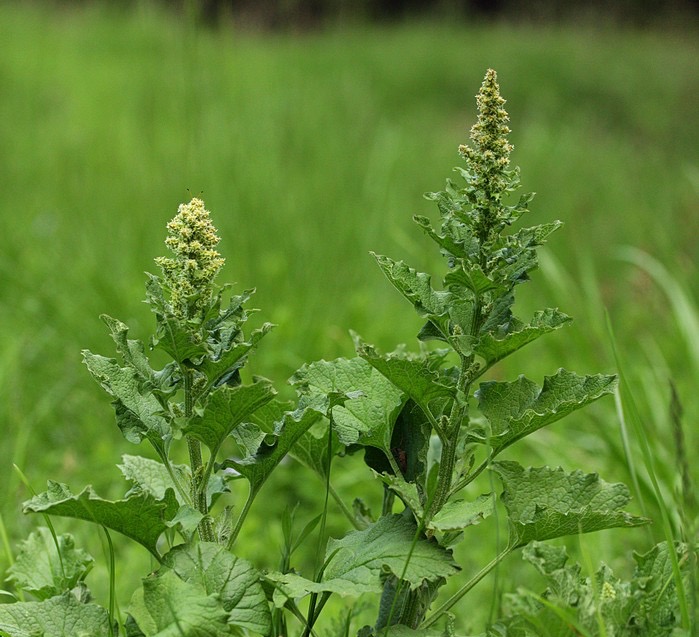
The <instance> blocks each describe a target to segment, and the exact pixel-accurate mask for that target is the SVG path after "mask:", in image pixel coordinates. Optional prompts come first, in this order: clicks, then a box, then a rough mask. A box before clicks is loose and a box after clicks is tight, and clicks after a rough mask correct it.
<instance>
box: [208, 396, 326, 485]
mask: <svg viewBox="0 0 699 637" xmlns="http://www.w3.org/2000/svg"><path fill="white" fill-rule="evenodd" d="M318 418H320V415H319V414H318V412H316V411H314V410H312V409H304V410H297V411H296V412H293V413H286V414H285V415H284V419H283V420H282V421H281V422H280V423H278V424H277V426H276V428H275V432H274V434H271V435H266V436H264V437H263V438H262V439H261V441H260V444H259V446H258V447H257V449H256V450H255V451H254V452H253V453H250V455H248V456H247V457H246V458H243V459H242V460H236V459H235V458H228V459H227V460H224V462H223V463H222V464H221V465H219V466H218V468H222V469H226V468H230V467H232V468H234V469H235V470H236V471H238V472H239V473H240V474H242V475H243V476H245V478H247V480H248V481H249V482H250V489H251V492H253V493H256V492H257V491H259V489H260V488H261V487H262V485H263V484H264V482H265V480H267V478H268V477H269V476H270V474H271V473H272V471H274V469H275V467H276V466H277V465H278V464H279V463H280V462H281V461H282V459H283V458H284V456H286V454H287V453H288V452H289V451H290V450H291V448H292V447H293V446H294V445H295V444H296V441H297V440H298V439H299V438H300V437H301V436H302V435H303V434H304V433H305V432H306V431H307V430H308V429H309V428H310V427H311V426H312V425H313V424H314V423H315V422H316V421H317V420H318Z"/></svg>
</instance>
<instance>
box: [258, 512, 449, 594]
mask: <svg viewBox="0 0 699 637" xmlns="http://www.w3.org/2000/svg"><path fill="white" fill-rule="evenodd" d="M416 530H417V529H416V526H415V523H414V522H413V521H412V520H410V519H408V518H406V517H403V516H401V515H389V516H384V517H382V518H380V519H379V520H378V522H376V523H375V524H373V525H371V526H370V527H368V528H367V529H364V530H362V531H353V532H351V533H348V534H347V535H346V536H345V537H344V538H342V539H341V540H330V541H329V542H328V548H327V552H326V561H328V562H327V567H326V568H325V571H324V573H323V579H322V581H321V582H319V583H317V582H312V581H310V580H306V579H304V578H302V577H300V576H298V575H295V574H293V573H285V574H282V573H277V574H270V575H269V576H268V577H269V578H270V579H271V580H273V581H274V582H275V584H276V585H277V586H278V587H279V588H280V590H281V591H282V592H283V593H284V595H285V596H286V597H289V598H297V597H301V596H303V595H307V594H309V593H319V592H323V591H328V592H332V593H338V594H339V595H342V596H345V595H352V596H357V595H361V594H362V593H379V592H381V590H382V583H381V574H382V573H386V572H387V571H388V572H391V573H393V574H394V575H395V576H396V577H401V576H403V579H404V580H406V581H407V582H409V584H410V588H411V589H415V588H417V587H418V586H420V584H421V583H422V582H423V581H425V580H427V581H436V580H439V579H440V578H446V577H449V576H450V575H453V574H454V573H456V572H457V571H458V568H459V567H458V566H457V565H456V563H455V562H454V560H453V558H452V556H451V553H450V552H449V551H446V550H445V549H443V548H441V547H440V546H439V545H438V544H437V543H436V542H433V541H428V540H426V539H424V538H420V539H418V540H417V542H415V543H414V540H415V534H416ZM413 543H414V544H413ZM406 563H407V568H405V567H406Z"/></svg>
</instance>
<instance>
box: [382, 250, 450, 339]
mask: <svg viewBox="0 0 699 637" xmlns="http://www.w3.org/2000/svg"><path fill="white" fill-rule="evenodd" d="M372 255H373V256H374V258H375V259H376V261H377V262H378V264H379V267H380V268H381V270H383V273H384V274H385V275H386V277H387V278H388V280H389V281H390V282H391V283H392V284H393V286H394V287H395V288H396V289H397V290H398V291H399V292H400V293H401V294H402V295H403V296H404V297H405V298H406V299H408V301H410V302H411V303H412V304H413V306H414V307H415V309H416V310H417V313H418V314H419V315H420V316H422V317H424V318H429V319H430V320H431V321H432V322H433V323H434V324H435V325H437V326H439V328H440V329H441V330H442V333H443V335H444V337H447V336H449V334H448V330H447V329H446V322H445V318H444V317H445V315H446V312H447V306H448V303H447V301H448V298H449V296H450V294H449V293H448V292H444V291H442V292H437V291H435V290H433V289H432V285H431V277H430V275H429V274H425V273H424V272H418V271H417V270H414V269H413V268H411V267H409V266H408V265H406V264H405V263H404V262H403V261H394V260H393V259H390V258H389V257H385V256H382V255H380V254H375V253H373V252H372Z"/></svg>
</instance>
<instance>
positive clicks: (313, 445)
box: [289, 430, 342, 478]
mask: <svg viewBox="0 0 699 637" xmlns="http://www.w3.org/2000/svg"><path fill="white" fill-rule="evenodd" d="M341 449H342V445H340V443H339V441H338V439H337V436H335V435H333V439H332V447H331V453H332V455H333V456H335V455H337V454H338V453H340V450H341ZM289 455H290V456H291V457H292V458H294V459H295V460H297V461H298V462H300V463H301V464H302V465H304V466H305V467H308V468H309V469H310V470H311V471H314V472H315V473H317V474H318V475H319V476H320V477H321V478H325V477H326V476H327V470H328V434H327V433H321V435H320V436H317V435H316V434H315V433H314V431H313V430H309V431H307V432H306V433H304V434H303V435H302V436H301V437H300V438H299V439H298V441H297V442H296V444H295V445H294V446H293V447H292V448H291V451H290V452H289Z"/></svg>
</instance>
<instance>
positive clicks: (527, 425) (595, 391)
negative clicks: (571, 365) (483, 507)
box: [470, 369, 616, 456]
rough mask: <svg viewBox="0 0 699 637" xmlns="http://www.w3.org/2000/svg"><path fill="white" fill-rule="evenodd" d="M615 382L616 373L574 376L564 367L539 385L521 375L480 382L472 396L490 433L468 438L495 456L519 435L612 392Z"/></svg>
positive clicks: (521, 436)
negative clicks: (514, 379) (485, 419)
mask: <svg viewBox="0 0 699 637" xmlns="http://www.w3.org/2000/svg"><path fill="white" fill-rule="evenodd" d="M615 386H616V376H606V375H604V374H596V375H594V376H578V375H577V374H575V373H573V372H569V371H567V370H565V369H561V370H559V371H558V372H557V373H556V375H555V376H547V377H546V378H545V379H544V386H543V387H542V388H541V389H540V388H539V387H538V386H537V385H536V384H535V383H534V382H532V381H530V380H529V379H527V378H525V377H524V376H520V377H519V378H518V379H517V380H516V381H513V382H511V383H503V382H495V381H491V382H487V383H481V385H480V388H479V389H478V391H477V392H476V397H477V398H478V407H479V409H480V410H481V412H482V413H483V415H484V416H485V417H486V418H487V419H488V422H489V423H490V435H489V436H484V437H482V438H479V437H477V436H471V437H470V440H471V441H472V442H487V444H489V445H490V446H491V447H492V449H493V452H492V453H493V456H495V455H497V454H498V453H500V452H501V451H502V450H503V449H505V448H506V447H508V446H509V445H511V444H512V443H513V442H516V441H517V440H519V439H520V438H524V437H525V436H528V435H529V434H531V433H533V432H534V431H536V430H538V429H541V428H542V427H545V426H547V425H550V424H552V423H554V422H556V421H557V420H560V419H561V418H563V417H564V416H567V415H568V414H570V413H572V412H574V411H576V410H578V409H581V408H582V407H584V406H585V405H588V404H590V403H591V402H593V401H595V400H597V399H598V398H601V397H602V396H604V395H605V394H610V393H612V392H613V390H614V387H615Z"/></svg>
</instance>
